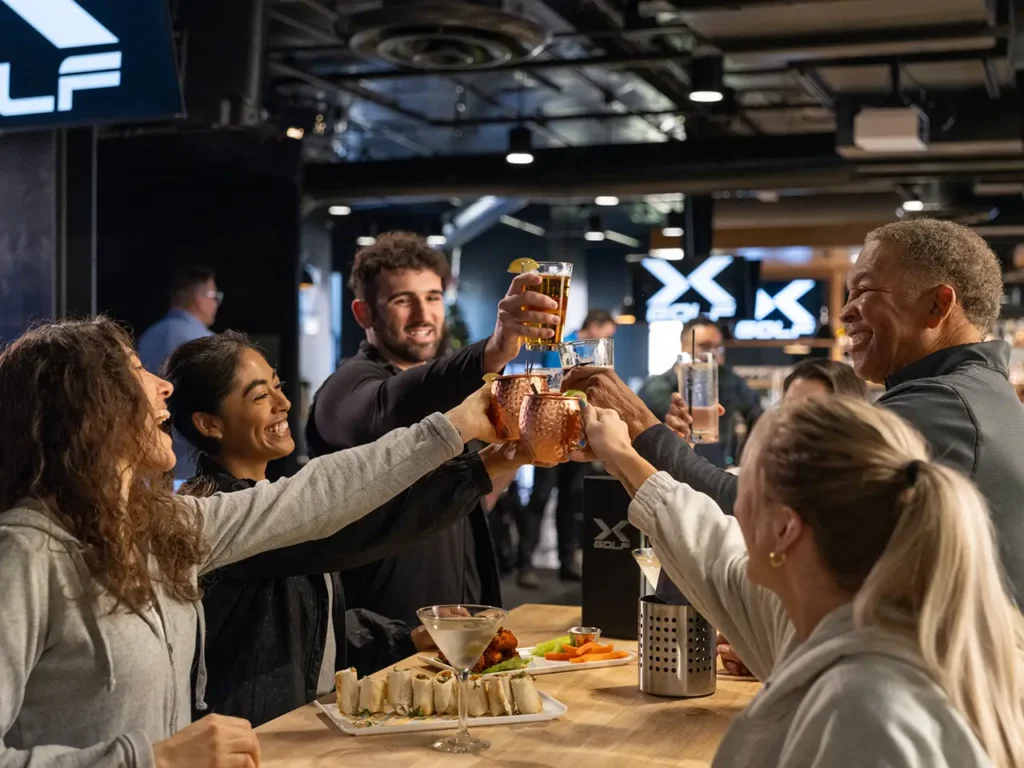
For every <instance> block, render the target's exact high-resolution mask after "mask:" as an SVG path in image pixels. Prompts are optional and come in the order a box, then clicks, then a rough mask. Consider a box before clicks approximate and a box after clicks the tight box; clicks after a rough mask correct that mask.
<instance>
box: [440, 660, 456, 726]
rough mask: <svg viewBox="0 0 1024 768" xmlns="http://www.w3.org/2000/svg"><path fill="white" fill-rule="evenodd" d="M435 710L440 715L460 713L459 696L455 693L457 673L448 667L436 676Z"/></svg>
mask: <svg viewBox="0 0 1024 768" xmlns="http://www.w3.org/2000/svg"><path fill="white" fill-rule="evenodd" d="M434 712H436V713H437V714H439V715H457V714H459V697H458V696H456V695H455V674H454V673H453V672H452V671H451V670H448V669H445V670H442V671H441V672H438V673H437V675H435V676H434Z"/></svg>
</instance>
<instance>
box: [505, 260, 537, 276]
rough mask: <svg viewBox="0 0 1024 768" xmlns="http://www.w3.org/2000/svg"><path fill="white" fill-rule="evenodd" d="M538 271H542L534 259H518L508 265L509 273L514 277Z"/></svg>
mask: <svg viewBox="0 0 1024 768" xmlns="http://www.w3.org/2000/svg"><path fill="white" fill-rule="evenodd" d="M538 269H540V264H538V263H537V262H536V261H534V260H533V259H516V260H515V261H513V262H512V263H511V264H509V265H508V271H509V272H511V273H512V274H513V275H521V274H523V273H524V272H536V271H537V270H538Z"/></svg>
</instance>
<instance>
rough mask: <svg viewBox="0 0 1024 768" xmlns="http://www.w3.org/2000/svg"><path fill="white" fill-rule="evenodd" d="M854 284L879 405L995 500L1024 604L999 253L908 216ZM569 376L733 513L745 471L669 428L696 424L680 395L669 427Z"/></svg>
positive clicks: (640, 445)
mask: <svg viewBox="0 0 1024 768" xmlns="http://www.w3.org/2000/svg"><path fill="white" fill-rule="evenodd" d="M847 284H848V285H847V287H848V288H849V298H848V300H847V303H846V306H845V307H844V308H843V311H842V314H841V315H840V319H841V320H842V322H843V325H844V326H845V327H846V333H847V335H848V336H849V337H850V340H851V342H852V345H851V348H850V353H851V356H852V358H853V364H854V368H855V369H856V371H857V374H858V375H860V376H861V377H863V378H865V379H869V380H872V381H877V382H884V383H885V389H886V391H885V393H884V394H883V395H882V396H881V397H879V399H878V404H879V405H881V406H883V407H885V408H889V409H891V410H893V411H895V412H896V413H898V414H899V415H900V416H902V417H903V418H905V419H906V420H907V421H908V422H910V423H911V424H913V425H914V426H915V427H916V428H917V429H918V430H919V431H920V432H921V433H922V434H923V435H924V436H925V438H927V440H928V442H929V443H930V444H931V448H932V451H933V453H934V455H935V458H936V459H937V460H938V461H940V462H943V463H945V464H948V465H949V466H952V467H955V468H957V469H959V470H960V471H962V472H963V473H964V474H965V475H967V476H969V477H970V478H971V480H973V481H974V483H975V484H976V485H977V486H978V488H979V489H980V490H981V491H982V493H983V494H984V495H985V497H986V498H987V499H988V503H989V506H990V508H991V515H992V523H993V526H994V528H995V531H996V536H997V540H998V544H999V549H1000V554H1001V557H1002V562H1003V567H1004V569H1005V570H1006V574H1007V576H1008V578H1009V585H1008V587H1009V589H1010V592H1011V594H1013V595H1014V596H1015V597H1016V599H1017V601H1018V603H1019V604H1024V602H1022V601H1024V408H1022V407H1021V403H1020V401H1019V400H1018V399H1017V396H1016V394H1015V392H1014V389H1013V387H1012V386H1011V384H1010V382H1009V378H1008V377H1009V370H1008V369H1009V362H1010V348H1009V346H1008V345H1007V344H1006V343H1005V342H1003V341H985V340H984V339H985V337H986V335H987V334H988V332H989V330H990V329H991V327H992V325H993V324H994V323H995V321H996V319H997V318H998V316H999V305H1000V301H1001V299H1002V294H1003V286H1002V273H1001V270H1000V268H999V261H998V259H997V258H996V256H995V254H994V253H992V250H991V249H990V248H989V247H988V245H987V244H986V243H985V241H984V240H983V239H982V238H981V237H979V236H978V235H977V234H975V233H974V232H972V231H971V230H970V229H968V228H967V227H963V226H960V225H959V224H953V223H951V222H948V221H937V220H934V219H916V220H911V221H901V222H896V223H893V224H887V225H885V226H883V227H879V228H878V229H876V230H874V231H873V232H871V233H870V234H869V235H868V236H867V239H866V241H865V243H864V249H863V250H862V251H861V254H860V257H859V258H858V259H857V263H856V264H855V266H854V267H853V269H851V271H850V273H849V276H848V278H847ZM564 386H566V387H572V388H576V389H586V391H587V393H588V395H589V396H590V400H591V402H594V403H595V404H597V405H600V406H605V407H613V408H615V409H616V410H618V411H619V412H620V414H621V415H622V416H623V419H624V420H625V421H627V423H628V424H629V428H630V434H631V436H632V437H633V440H634V447H635V448H636V449H637V451H638V452H639V453H640V454H641V455H642V456H643V457H644V458H645V459H647V460H648V461H649V462H651V463H652V464H653V465H654V466H655V467H657V468H658V469H660V470H665V471H667V472H669V473H670V474H672V475H673V476H674V477H676V478H677V479H678V480H681V481H682V482H686V483H688V484H689V485H691V486H693V488H695V489H696V490H698V491H701V492H703V493H706V494H708V495H709V496H711V497H712V498H714V499H715V500H716V501H717V502H718V504H719V505H720V506H721V507H722V509H723V510H725V511H726V512H731V511H732V507H733V504H734V502H735V500H736V478H735V477H733V476H730V475H728V474H727V473H724V472H721V471H720V470H718V469H717V468H715V467H714V466H712V465H710V464H708V463H707V462H705V461H703V460H702V459H701V458H699V457H698V456H696V455H695V454H694V453H693V451H692V450H691V449H690V447H689V446H688V445H687V444H686V442H685V441H683V440H680V439H679V438H678V437H677V435H676V433H675V432H673V431H672V429H670V428H669V426H671V427H673V428H675V429H676V430H677V431H685V430H686V428H687V427H686V421H687V420H688V417H687V416H686V414H685V411H682V410H681V406H680V405H679V404H678V403H677V405H676V406H675V407H674V412H673V413H670V414H669V417H668V418H667V419H666V421H667V422H668V423H669V426H666V425H663V424H659V422H658V420H657V419H656V418H655V417H654V416H653V414H651V413H650V411H648V410H647V408H646V407H644V405H643V403H642V402H640V400H639V399H638V398H637V397H636V396H635V395H633V394H632V393H631V392H630V391H629V389H628V388H627V387H625V385H622V384H621V382H617V381H616V380H614V376H608V375H607V373H606V372H601V371H579V372H577V373H575V375H573V376H570V377H567V381H566V383H565V384H564ZM922 567H925V568H927V567H929V564H927V563H922Z"/></svg>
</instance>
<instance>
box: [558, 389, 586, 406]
mask: <svg viewBox="0 0 1024 768" xmlns="http://www.w3.org/2000/svg"><path fill="white" fill-rule="evenodd" d="M562 394H564V395H565V396H566V397H575V398H576V399H577V400H582V401H583V402H584V403H585V402H587V393H586V392H584V391H583V390H581V389H570V390H567V391H566V392H563V393H562Z"/></svg>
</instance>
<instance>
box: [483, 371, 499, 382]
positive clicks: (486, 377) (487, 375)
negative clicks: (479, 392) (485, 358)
mask: <svg viewBox="0 0 1024 768" xmlns="http://www.w3.org/2000/svg"><path fill="white" fill-rule="evenodd" d="M497 378H498V374H496V373H493V372H492V373H485V374H484V375H483V379H484V381H485V382H486V383H487V384H490V383H491V382H492V381H494V380H495V379H497Z"/></svg>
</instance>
